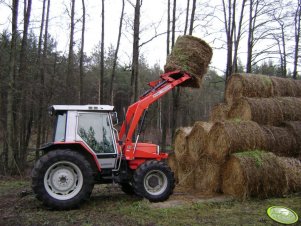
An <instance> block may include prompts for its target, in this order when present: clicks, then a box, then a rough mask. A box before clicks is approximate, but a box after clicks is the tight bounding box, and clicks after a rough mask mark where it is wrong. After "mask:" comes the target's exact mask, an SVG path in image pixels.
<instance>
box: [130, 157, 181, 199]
mask: <svg viewBox="0 0 301 226" xmlns="http://www.w3.org/2000/svg"><path fill="white" fill-rule="evenodd" d="M133 187H134V191H135V193H136V194H137V195H139V196H142V197H144V198H146V199H148V200H150V201H151V202H161V201H165V200H167V199H168V198H169V196H170V195H171V194H172V192H173V189H174V187H175V180H174V174H173V172H172V171H171V169H170V168H169V166H168V165H166V164H165V163H164V162H162V161H156V160H151V161H146V162H145V163H143V164H141V165H140V166H139V167H138V168H137V170H136V171H135V173H134V183H133Z"/></svg>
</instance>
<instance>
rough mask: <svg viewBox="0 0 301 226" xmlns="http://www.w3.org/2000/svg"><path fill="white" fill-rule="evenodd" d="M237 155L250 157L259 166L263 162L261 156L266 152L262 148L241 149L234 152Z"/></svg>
mask: <svg viewBox="0 0 301 226" xmlns="http://www.w3.org/2000/svg"><path fill="white" fill-rule="evenodd" d="M234 155H235V156H237V157H246V158H252V159H254V160H255V163H256V166H258V167H260V166H262V163H263V159H262V158H263V157H264V156H266V155H267V152H265V151H262V150H257V149H255V150H248V151H242V152H238V153H235V154H234Z"/></svg>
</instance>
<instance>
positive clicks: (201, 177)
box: [194, 157, 221, 195]
mask: <svg viewBox="0 0 301 226" xmlns="http://www.w3.org/2000/svg"><path fill="white" fill-rule="evenodd" d="M220 169H221V165H220V164H218V163H216V162H214V161H213V160H211V159H210V158H208V157H202V158H201V159H200V160H199V163H198V166H197V167H196V171H195V182H194V185H195V190H196V191H199V192H201V193H203V194H206V195H207V194H214V193H218V192H220V191H221V172H220Z"/></svg>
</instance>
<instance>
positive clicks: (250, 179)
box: [222, 151, 288, 200]
mask: <svg viewBox="0 0 301 226" xmlns="http://www.w3.org/2000/svg"><path fill="white" fill-rule="evenodd" d="M222 191H223V193H224V194H227V195H231V196H233V197H236V198H238V199H243V200H244V199H246V198H248V197H259V198H267V197H273V196H282V195H284V194H285V193H287V191H288V183H287V178H286V174H285V170H284V168H283V167H282V165H281V163H280V162H279V158H278V157H277V156H275V155H274V154H273V153H268V152H262V151H250V152H242V153H235V154H233V155H231V157H230V159H229V160H228V161H227V162H226V163H225V164H224V165H223V167H222Z"/></svg>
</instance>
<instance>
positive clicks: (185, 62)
mask: <svg viewBox="0 0 301 226" xmlns="http://www.w3.org/2000/svg"><path fill="white" fill-rule="evenodd" d="M211 58H212V49H211V47H210V46H209V45H208V44H207V43H206V42H205V41H203V40H201V39H199V38H197V37H194V36H190V35H183V36H179V37H178V39H177V41H176V43H175V45H174V47H173V49H172V52H171V54H170V55H169V56H168V57H167V60H166V65H165V66H164V70H165V72H170V71H175V70H180V71H186V72H188V73H189V74H190V75H192V76H193V79H190V80H187V81H186V82H184V83H183V84H181V86H188V87H194V88H199V87H200V84H201V82H202V78H203V76H204V75H205V74H206V73H207V68H208V65H209V63H210V61H211Z"/></svg>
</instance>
